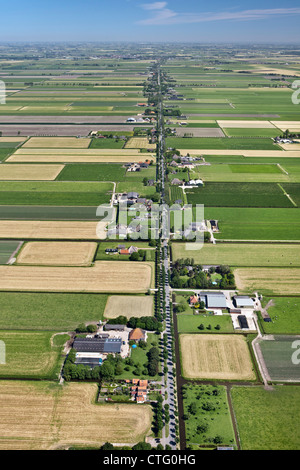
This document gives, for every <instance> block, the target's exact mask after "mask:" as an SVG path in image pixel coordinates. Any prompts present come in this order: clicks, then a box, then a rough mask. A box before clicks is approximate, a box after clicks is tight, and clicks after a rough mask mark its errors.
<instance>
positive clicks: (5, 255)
mask: <svg viewBox="0 0 300 470" xmlns="http://www.w3.org/2000/svg"><path fill="white" fill-rule="evenodd" d="M19 243H20V242H15V241H6V240H3V241H0V265H1V264H6V263H7V262H8V260H9V258H10V257H11V255H12V254H13V253H14V251H16V249H17V248H18V246H19Z"/></svg>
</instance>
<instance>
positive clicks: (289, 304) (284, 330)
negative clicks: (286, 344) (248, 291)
mask: <svg viewBox="0 0 300 470" xmlns="http://www.w3.org/2000/svg"><path fill="white" fill-rule="evenodd" d="M262 304H263V307H264V308H266V307H267V312H268V314H269V316H270V318H271V320H272V321H271V322H265V321H261V322H260V326H261V329H262V330H263V332H264V333H265V334H270V335H271V334H277V335H280V334H282V335H287V334H290V335H293V334H294V335H295V334H300V297H277V296H276V297H264V298H263V301H262Z"/></svg>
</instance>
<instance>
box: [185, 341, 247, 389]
mask: <svg viewBox="0 0 300 470" xmlns="http://www.w3.org/2000/svg"><path fill="white" fill-rule="evenodd" d="M180 348H181V359H182V375H183V376H184V377H185V378H187V379H214V380H255V377H256V376H255V372H254V369H253V365H252V362H251V358H250V353H249V349H248V345H247V342H246V340H245V338H244V337H242V336H239V335H236V336H234V335H221V334H220V335H210V334H209V335H205V334H200V335H197V334H196V335H195V334H192V335H191V334H181V335H180Z"/></svg>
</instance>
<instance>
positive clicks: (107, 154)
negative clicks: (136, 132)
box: [6, 149, 155, 163]
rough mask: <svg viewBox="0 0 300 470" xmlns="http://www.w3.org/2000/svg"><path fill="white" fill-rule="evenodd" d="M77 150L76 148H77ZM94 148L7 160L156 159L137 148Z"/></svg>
mask: <svg viewBox="0 0 300 470" xmlns="http://www.w3.org/2000/svg"><path fill="white" fill-rule="evenodd" d="M75 150H76V149H75ZM93 151H95V150H94V149H88V153H86V154H84V155H82V154H75V153H73V152H71V154H63V153H55V154H53V150H52V154H49V153H47V154H45V153H43V152H38V154H31V155H30V154H21V155H20V154H14V155H12V156H11V157H9V158H8V159H7V160H6V161H7V162H8V163H20V162H21V163H22V162H23V163H27V162H29V163H30V162H35V163H131V162H132V163H138V162H140V161H145V160H146V159H147V160H153V161H154V160H155V158H154V156H153V154H150V153H149V154H148V153H147V154H142V153H138V152H136V151H135V149H132V150H130V149H124V150H123V149H122V151H121V152H122V153H118V154H116V153H115V152H117V150H115V151H114V150H110V151H108V150H107V149H106V150H105V151H104V150H101V149H99V150H96V152H97V153H92V152H93Z"/></svg>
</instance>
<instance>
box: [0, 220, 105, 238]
mask: <svg viewBox="0 0 300 470" xmlns="http://www.w3.org/2000/svg"><path fill="white" fill-rule="evenodd" d="M106 225H107V223H106V222H98V223H97V222H68V221H63V220H62V221H58V222H56V221H51V220H49V221H34V220H32V221H29V220H28V221H23V220H1V224H0V239H1V238H2V239H3V238H16V239H23V238H25V239H45V240H49V239H53V240H54V239H57V240H95V239H97V238H99V239H104V238H106V232H105V228H106Z"/></svg>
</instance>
